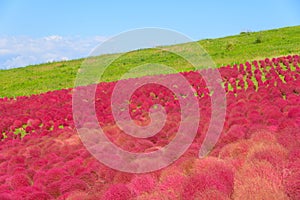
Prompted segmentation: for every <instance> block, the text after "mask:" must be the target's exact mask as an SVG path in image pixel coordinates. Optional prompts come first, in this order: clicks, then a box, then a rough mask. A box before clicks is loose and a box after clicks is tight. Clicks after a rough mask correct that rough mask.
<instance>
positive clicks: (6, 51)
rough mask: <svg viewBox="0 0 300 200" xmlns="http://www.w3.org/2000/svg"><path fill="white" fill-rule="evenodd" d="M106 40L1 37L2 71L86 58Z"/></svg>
mask: <svg viewBox="0 0 300 200" xmlns="http://www.w3.org/2000/svg"><path fill="white" fill-rule="evenodd" d="M106 39H107V38H106V37H103V36H95V37H90V38H82V37H78V36H74V37H63V36H59V35H50V36H47V37H43V38H31V37H26V36H4V37H1V36H0V69H10V68H16V67H24V66H27V65H32V64H38V63H44V62H52V61H60V60H70V59H76V58H82V57H86V56H88V54H89V53H90V51H91V50H92V49H93V48H95V47H96V46H97V45H99V44H100V43H101V42H103V41H105V40H106Z"/></svg>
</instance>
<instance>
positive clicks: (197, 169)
mask: <svg viewBox="0 0 300 200" xmlns="http://www.w3.org/2000/svg"><path fill="white" fill-rule="evenodd" d="M233 183H234V169H233V167H232V166H230V165H229V164H226V163H225V162H224V161H222V160H220V159H217V158H209V157H208V158H205V159H200V160H196V161H195V164H194V166H193V169H192V175H191V178H190V179H188V180H187V181H186V183H185V189H184V191H183V199H194V198H195V194H196V193H197V192H203V191H206V190H211V189H212V190H218V191H220V192H222V193H223V194H224V196H230V195H231V193H232V191H233Z"/></svg>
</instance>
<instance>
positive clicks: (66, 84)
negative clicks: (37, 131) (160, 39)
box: [0, 26, 300, 97]
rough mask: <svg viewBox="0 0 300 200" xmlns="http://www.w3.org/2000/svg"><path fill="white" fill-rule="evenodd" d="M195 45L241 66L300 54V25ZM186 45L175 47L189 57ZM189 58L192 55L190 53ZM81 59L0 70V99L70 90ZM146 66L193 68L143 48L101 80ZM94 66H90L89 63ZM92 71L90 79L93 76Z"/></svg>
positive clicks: (219, 60)
mask: <svg viewBox="0 0 300 200" xmlns="http://www.w3.org/2000/svg"><path fill="white" fill-rule="evenodd" d="M198 43H199V44H200V45H201V46H202V47H203V48H204V49H205V50H206V51H207V52H208V54H209V55H210V56H211V58H212V59H213V61H214V62H215V64H216V66H217V67H219V66H222V65H227V64H233V63H243V62H245V61H249V60H255V59H263V58H265V57H275V56H281V55H288V54H299V53H300V26H294V27H286V28H281V29H274V30H268V31H261V32H250V33H241V34H239V35H235V36H229V37H225V38H218V39H205V40H201V41H198ZM185 47H188V46H185V44H180V45H175V46H172V48H175V49H179V50H180V51H181V52H184V53H185V55H188V54H189V53H191V52H189V49H188V48H185ZM191 55H192V53H191ZM117 56H118V55H117V54H112V55H102V56H99V57H95V58H91V59H90V60H89V62H95V63H99V62H100V63H101V62H105V61H109V60H110V59H112V58H114V57H117ZM83 61H84V59H78V60H72V61H63V62H55V63H45V64H40V65H35V66H28V67H24V68H17V69H11V70H0V97H15V96H24V95H31V94H38V93H42V92H47V91H51V90H59V89H62V88H72V87H73V86H74V80H75V77H76V74H77V72H78V69H79V68H80V66H81V64H82V63H83ZM147 63H157V64H163V65H167V66H171V67H173V68H174V69H175V70H176V71H189V70H193V69H194V68H193V67H192V66H191V65H190V64H189V63H188V62H186V61H185V60H183V59H182V58H180V57H179V56H178V55H176V54H173V53H170V52H167V51H163V50H159V49H142V50H137V51H133V52H128V53H126V54H123V55H122V56H121V57H119V58H118V59H117V60H115V61H114V62H113V63H112V64H111V65H110V67H109V68H108V70H106V71H105V73H104V75H103V77H102V79H101V81H114V80H118V79H120V78H121V77H122V75H123V74H124V73H125V72H127V71H128V70H130V69H132V68H134V67H136V66H139V65H143V64H147ZM91 64H93V63H91ZM147 69H148V70H146V71H141V70H140V71H139V70H136V71H133V73H132V74H131V77H139V76H144V75H151V74H157V73H170V72H169V71H157V70H156V68H153V69H152V68H150V67H149V66H148V68H147ZM97 72H98V71H97V69H95V70H93V71H92V73H91V76H94V75H93V74H96V73H97Z"/></svg>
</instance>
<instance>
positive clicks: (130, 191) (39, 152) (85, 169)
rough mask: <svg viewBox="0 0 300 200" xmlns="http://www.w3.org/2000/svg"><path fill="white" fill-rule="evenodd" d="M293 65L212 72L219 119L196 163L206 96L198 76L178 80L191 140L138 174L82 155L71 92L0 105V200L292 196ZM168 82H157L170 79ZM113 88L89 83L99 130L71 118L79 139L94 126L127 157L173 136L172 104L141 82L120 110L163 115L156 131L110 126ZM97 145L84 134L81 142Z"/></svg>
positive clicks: (298, 82) (269, 63)
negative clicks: (193, 127)
mask: <svg viewBox="0 0 300 200" xmlns="http://www.w3.org/2000/svg"><path fill="white" fill-rule="evenodd" d="M299 64H300V57H299V56H298V55H294V56H285V57H279V58H272V59H269V58H266V59H264V60H260V61H253V62H246V63H244V64H239V65H237V64H236V65H233V66H230V65H227V66H223V67H221V68H220V69H219V70H220V73H221V76H222V80H223V82H224V88H225V90H226V98H227V109H226V118H225V123H224V127H223V130H222V133H221V136H220V138H219V140H218V142H217V144H216V145H215V146H214V148H213V150H212V151H211V152H210V154H209V155H208V156H207V157H205V158H198V153H199V152H198V151H199V148H200V146H201V144H202V142H203V140H204V138H205V133H206V131H207V129H208V126H209V121H210V116H211V94H210V92H209V90H208V89H207V87H206V85H205V81H204V80H203V78H202V77H201V76H200V74H199V72H184V73H181V74H182V75H183V76H184V77H185V78H186V79H187V80H188V81H189V82H190V83H191V85H192V86H193V87H194V89H195V96H196V98H197V99H198V101H199V106H200V116H201V120H200V122H199V129H198V133H197V135H196V137H195V139H194V141H193V143H192V144H191V146H190V147H189V148H188V150H187V151H186V152H185V153H184V154H183V155H182V156H181V157H180V158H179V159H178V160H176V161H175V162H174V163H173V164H171V165H170V166H168V167H166V168H163V169H160V170H158V171H155V172H151V173H146V174H131V173H125V172H119V171H116V170H114V169H110V168H109V167H107V166H105V165H104V164H102V163H100V162H99V161H97V160H96V159H95V158H94V157H93V156H92V155H91V154H90V153H89V152H88V151H87V149H86V148H85V146H84V145H83V143H82V142H81V140H80V138H79V135H78V134H77V130H76V128H75V125H74V121H73V115H72V92H73V91H72V90H71V89H65V90H59V91H53V92H47V93H44V94H40V95H32V96H30V97H17V98H15V99H12V98H3V99H0V113H1V115H0V152H1V154H0V199H70V200H71V199H74V200H75V199H76V200H79V199H80V200H81V199H88V200H93V199H95V200H96V199H103V200H105V199H117V200H123V199H124V200H125V199H126V200H127V199H224V200H227V199H299V198H300V189H299V185H300V182H299V180H300V176H299V174H300V164H299V163H300V151H299V149H300V134H299V133H300V114H299V113H300V106H299V105H300V96H299V94H300V68H299ZM173 76H174V75H172V74H171V75H163V76H157V78H164V79H168V80H170V81H171V80H174V78H173ZM144 78H147V77H144ZM139 79H143V78H139ZM136 80H137V79H129V80H122V81H124V82H125V83H129V82H134V81H136ZM115 85H116V82H111V83H100V84H98V85H97V90H96V95H95V108H96V114H97V118H98V121H99V124H92V123H88V122H89V119H90V118H89V117H90V116H85V115H80V114H79V115H77V116H80V117H81V118H82V119H84V120H83V121H85V122H86V123H82V124H78V127H79V128H80V129H81V130H83V131H84V132H85V134H86V135H83V137H88V136H93V133H94V132H95V128H96V127H97V126H98V125H100V126H101V127H102V129H103V130H104V133H105V134H106V136H107V137H108V138H109V139H110V140H111V141H112V142H113V143H115V144H116V145H117V146H119V147H120V148H123V149H124V150H126V151H131V152H136V153H149V152H152V151H156V150H157V149H159V148H161V147H163V146H165V145H167V144H168V143H169V142H171V141H172V140H173V139H174V137H175V136H176V133H177V131H178V128H179V124H180V120H181V116H180V104H179V101H178V98H176V97H175V96H174V95H173V93H172V92H171V91H170V90H168V89H167V88H165V87H162V86H159V85H155V84H150V85H148V86H143V87H141V88H139V89H138V90H137V91H136V92H135V93H134V94H133V95H132V97H131V99H130V101H129V103H128V106H129V111H130V115H131V117H132V119H133V121H134V122H135V123H136V124H138V125H141V126H143V125H147V124H148V123H150V117H149V114H148V113H149V109H150V108H151V107H152V106H153V105H155V104H160V105H162V106H163V107H164V108H165V110H166V114H167V120H166V123H165V125H164V126H163V128H162V130H160V131H159V132H158V133H157V134H156V135H154V136H151V137H149V138H143V139H140V138H134V137H132V136H130V135H128V134H126V133H124V132H123V130H122V129H120V128H119V127H118V126H117V124H116V123H115V121H114V117H113V115H112V107H111V97H112V92H113V90H114V87H115ZM175 86H176V83H175V82H174V87H175ZM86 89H88V87H87V88H86ZM85 103H86V102H85V101H84V100H83V102H82V107H81V108H80V109H82V110H84V109H85V106H84V105H85ZM74 112H78V113H80V112H81V111H80V110H77V111H74ZM98 141H99V138H97V137H93V138H91V139H90V140H89V141H87V143H88V144H89V145H91V146H93V145H95V144H97V143H98ZM110 156H111V157H110V158H111V159H114V158H115V157H117V155H110Z"/></svg>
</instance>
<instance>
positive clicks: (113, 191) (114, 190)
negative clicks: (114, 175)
mask: <svg viewBox="0 0 300 200" xmlns="http://www.w3.org/2000/svg"><path fill="white" fill-rule="evenodd" d="M132 197H133V195H132V193H131V192H130V190H129V188H128V187H127V186H126V185H124V184H115V185H112V186H110V187H109V188H108V189H107V190H106V191H105V193H104V194H103V197H102V199H103V200H106V199H107V200H108V199H114V200H125V199H130V198H132Z"/></svg>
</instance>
